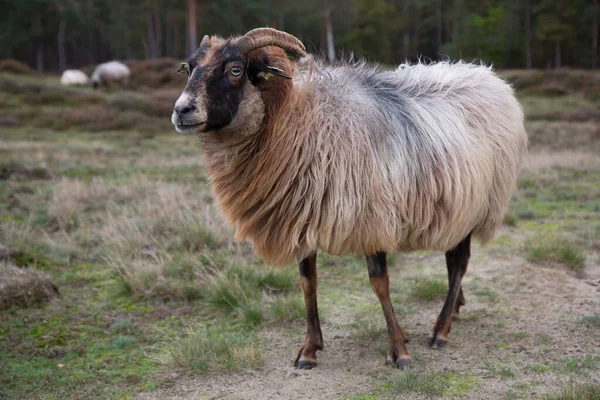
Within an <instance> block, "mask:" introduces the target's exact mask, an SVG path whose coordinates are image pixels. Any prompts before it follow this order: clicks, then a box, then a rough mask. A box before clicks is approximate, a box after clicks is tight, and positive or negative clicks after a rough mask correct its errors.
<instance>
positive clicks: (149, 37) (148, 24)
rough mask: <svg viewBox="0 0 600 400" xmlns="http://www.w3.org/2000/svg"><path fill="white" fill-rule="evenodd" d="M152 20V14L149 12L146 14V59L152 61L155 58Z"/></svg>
mask: <svg viewBox="0 0 600 400" xmlns="http://www.w3.org/2000/svg"><path fill="white" fill-rule="evenodd" d="M153 25H154V18H152V14H151V13H150V12H147V13H146V36H147V41H148V45H147V49H148V54H147V55H146V57H147V58H151V59H154V58H156V39H155V37H154V26H153Z"/></svg>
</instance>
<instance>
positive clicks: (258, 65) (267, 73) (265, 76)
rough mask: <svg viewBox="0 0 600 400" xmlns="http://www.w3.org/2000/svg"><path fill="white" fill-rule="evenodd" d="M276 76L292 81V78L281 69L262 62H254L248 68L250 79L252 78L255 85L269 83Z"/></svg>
mask: <svg viewBox="0 0 600 400" xmlns="http://www.w3.org/2000/svg"><path fill="white" fill-rule="evenodd" d="M274 76H276V77H277V76H278V77H282V78H285V79H292V77H291V76H289V75H288V74H286V73H285V72H284V71H283V70H282V69H281V68H277V67H272V66H270V65H267V64H265V63H262V62H253V63H251V64H250V66H249V67H248V78H250V82H252V83H253V84H254V85H256V84H257V83H259V82H260V81H261V80H265V81H268V80H269V79H270V78H272V77H274Z"/></svg>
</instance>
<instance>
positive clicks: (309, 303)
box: [294, 253, 323, 369]
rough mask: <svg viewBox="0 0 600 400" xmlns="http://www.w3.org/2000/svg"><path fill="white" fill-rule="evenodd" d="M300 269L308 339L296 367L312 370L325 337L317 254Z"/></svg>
mask: <svg viewBox="0 0 600 400" xmlns="http://www.w3.org/2000/svg"><path fill="white" fill-rule="evenodd" d="M298 269H299V270H300V286H302V293H303V294H304V305H305V307H306V339H305V340H304V344H303V345H302V347H301V348H300V350H299V351H298V356H297V357H296V361H294V366H295V367H298V368H300V369H310V368H312V367H314V366H315V365H317V350H323V335H322V334H321V325H320V323H319V311H318V309H317V254H316V253H315V254H312V255H310V256H308V257H307V258H305V259H304V260H302V261H300V264H299V265H298Z"/></svg>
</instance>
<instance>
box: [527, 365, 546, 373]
mask: <svg viewBox="0 0 600 400" xmlns="http://www.w3.org/2000/svg"><path fill="white" fill-rule="evenodd" d="M527 368H528V369H530V370H531V371H533V372H537V373H543V372H548V371H550V369H551V367H550V366H549V365H546V364H532V365H529V366H528V367H527Z"/></svg>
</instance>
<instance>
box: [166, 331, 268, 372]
mask: <svg viewBox="0 0 600 400" xmlns="http://www.w3.org/2000/svg"><path fill="white" fill-rule="evenodd" d="M261 361H262V360H261V355H260V351H259V345H258V343H257V342H256V341H255V340H253V339H252V338H251V337H249V336H248V335H247V334H243V333H240V332H228V331H226V330H225V329H224V328H222V327H212V328H204V329H203V330H202V331H201V332H199V333H193V332H192V333H188V334H187V335H186V336H185V337H183V338H178V339H177V340H176V341H175V342H174V343H173V344H172V346H171V348H170V350H169V352H168V355H167V356H166V357H165V358H163V359H162V363H164V364H165V365H167V366H170V367H175V368H184V369H186V370H189V371H193V372H197V373H206V372H209V371H216V372H222V371H239V370H242V369H245V368H255V367H257V366H258V365H260V363H261Z"/></svg>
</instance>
